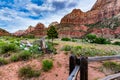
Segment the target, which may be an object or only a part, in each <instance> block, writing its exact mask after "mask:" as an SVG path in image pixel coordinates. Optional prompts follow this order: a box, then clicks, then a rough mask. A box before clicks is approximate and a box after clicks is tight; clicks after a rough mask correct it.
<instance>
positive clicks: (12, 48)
mask: <svg viewBox="0 0 120 80" xmlns="http://www.w3.org/2000/svg"><path fill="white" fill-rule="evenodd" d="M2 44H4V45H1V46H0V54H4V53H7V52H16V51H17V50H18V47H17V45H16V44H12V43H11V44H7V43H2Z"/></svg>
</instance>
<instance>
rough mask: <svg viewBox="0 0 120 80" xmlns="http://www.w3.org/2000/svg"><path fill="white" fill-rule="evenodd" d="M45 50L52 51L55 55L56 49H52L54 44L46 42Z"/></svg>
mask: <svg viewBox="0 0 120 80" xmlns="http://www.w3.org/2000/svg"><path fill="white" fill-rule="evenodd" d="M46 45H47V49H48V50H50V51H52V52H53V53H54V54H57V52H56V48H55V47H54V43H51V42H46Z"/></svg>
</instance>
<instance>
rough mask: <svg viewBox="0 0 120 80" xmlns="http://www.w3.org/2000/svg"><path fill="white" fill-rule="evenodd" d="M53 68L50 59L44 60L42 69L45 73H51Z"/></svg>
mask: <svg viewBox="0 0 120 80" xmlns="http://www.w3.org/2000/svg"><path fill="white" fill-rule="evenodd" d="M52 67H53V61H52V60H50V59H44V60H43V61H42V69H43V70H44V71H49V70H50V69H51V68H52Z"/></svg>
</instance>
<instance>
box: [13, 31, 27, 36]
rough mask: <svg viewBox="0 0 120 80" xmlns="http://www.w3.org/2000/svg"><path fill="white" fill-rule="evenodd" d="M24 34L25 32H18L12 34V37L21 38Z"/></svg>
mask: <svg viewBox="0 0 120 80" xmlns="http://www.w3.org/2000/svg"><path fill="white" fill-rule="evenodd" d="M24 34H25V30H18V31H16V32H15V33H13V35H15V36H22V35H24Z"/></svg>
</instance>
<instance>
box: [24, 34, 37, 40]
mask: <svg viewBox="0 0 120 80" xmlns="http://www.w3.org/2000/svg"><path fill="white" fill-rule="evenodd" d="M22 37H23V38H29V39H34V38H35V36H34V35H32V34H29V35H25V36H22Z"/></svg>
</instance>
